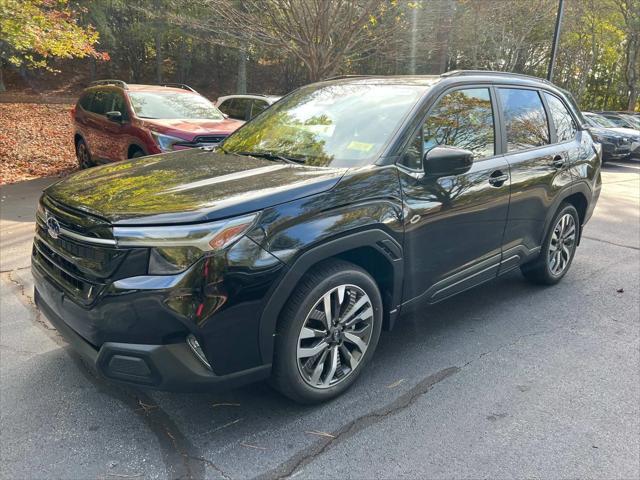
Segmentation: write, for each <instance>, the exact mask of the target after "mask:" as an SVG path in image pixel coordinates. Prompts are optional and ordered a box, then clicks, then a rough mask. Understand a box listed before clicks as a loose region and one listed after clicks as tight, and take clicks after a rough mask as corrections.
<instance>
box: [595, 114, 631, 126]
mask: <svg viewBox="0 0 640 480" xmlns="http://www.w3.org/2000/svg"><path fill="white" fill-rule="evenodd" d="M596 113H597V114H598V115H602V116H603V117H605V118H608V119H609V120H611V121H612V122H613V123H614V124H615V125H616V127H620V128H632V129H634V130H640V117H638V114H637V113H632V112H596Z"/></svg>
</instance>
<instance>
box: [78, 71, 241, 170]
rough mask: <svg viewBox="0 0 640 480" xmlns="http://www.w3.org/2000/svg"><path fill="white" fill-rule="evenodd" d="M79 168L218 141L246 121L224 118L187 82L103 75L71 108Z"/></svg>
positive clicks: (211, 143) (215, 143)
mask: <svg viewBox="0 0 640 480" xmlns="http://www.w3.org/2000/svg"><path fill="white" fill-rule="evenodd" d="M71 117H72V118H73V123H74V129H75V133H74V144H75V147H76V155H77V157H78V163H79V164H80V167H81V168H87V167H92V166H94V165H97V164H100V163H107V162H114V161H117V160H126V159H128V158H135V157H142V156H145V155H153V154H157V153H163V152H170V151H173V150H181V149H185V148H193V147H200V146H205V145H217V144H218V143H220V142H221V141H222V140H224V139H225V138H226V137H227V136H228V135H229V134H230V133H231V132H233V131H234V130H235V129H237V128H238V127H239V126H240V125H242V124H243V123H244V122H240V121H238V120H233V119H228V118H226V117H225V116H224V115H223V114H222V112H220V110H218V109H217V108H216V107H215V106H214V105H213V103H211V102H210V101H209V100H207V99H206V98H204V97H203V96H202V95H200V94H198V93H197V92H196V91H195V90H193V89H192V88H191V87H189V86H187V85H182V84H174V83H167V84H164V85H135V84H127V83H125V82H123V81H121V80H100V81H97V82H93V83H92V85H91V86H90V87H89V88H87V89H86V90H84V92H82V94H81V95H80V99H79V100H78V103H77V105H76V106H75V107H74V108H73V109H72V111H71Z"/></svg>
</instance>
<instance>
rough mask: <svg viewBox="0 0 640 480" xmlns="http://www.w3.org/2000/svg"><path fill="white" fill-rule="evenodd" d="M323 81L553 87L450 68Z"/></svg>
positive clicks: (511, 75)
mask: <svg viewBox="0 0 640 480" xmlns="http://www.w3.org/2000/svg"><path fill="white" fill-rule="evenodd" d="M324 82H335V83H370V84H404V85H424V86H433V85H435V84H436V83H440V82H446V83H457V82H463V83H474V82H482V83H494V82H495V83H514V84H519V85H531V86H537V87H545V88H549V87H551V88H554V89H557V90H559V89H558V87H555V86H554V85H553V84H552V83H551V82H549V81H548V80H546V79H544V78H539V77H533V76H530V75H524V74H519V73H511V72H498V71H492V70H452V71H450V72H446V73H443V74H441V75H343V76H338V77H332V78H328V79H326V80H324Z"/></svg>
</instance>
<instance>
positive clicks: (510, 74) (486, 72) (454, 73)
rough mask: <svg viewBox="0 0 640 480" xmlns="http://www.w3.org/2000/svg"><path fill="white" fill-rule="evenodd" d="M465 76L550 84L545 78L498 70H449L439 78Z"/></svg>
mask: <svg viewBox="0 0 640 480" xmlns="http://www.w3.org/2000/svg"><path fill="white" fill-rule="evenodd" d="M465 75H504V76H505V77H516V78H522V77H525V78H532V79H534V80H538V81H540V82H544V83H549V84H550V83H551V82H550V81H549V80H547V79H546V78H541V77H534V76H533V75H525V74H524V73H514V72H501V71H499V70H451V71H449V72H445V73H443V74H441V75H440V76H441V77H462V76H465Z"/></svg>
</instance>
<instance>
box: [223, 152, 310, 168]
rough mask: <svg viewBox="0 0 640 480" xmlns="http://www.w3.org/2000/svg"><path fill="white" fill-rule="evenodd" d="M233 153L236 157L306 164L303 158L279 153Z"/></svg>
mask: <svg viewBox="0 0 640 480" xmlns="http://www.w3.org/2000/svg"><path fill="white" fill-rule="evenodd" d="M231 153H235V154H236V155H245V156H247V157H256V158H265V159H267V160H280V161H281V162H285V163H292V164H297V165H299V164H302V163H304V160H302V159H301V158H292V157H285V156H284V155H279V154H277V153H272V152H231Z"/></svg>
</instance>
